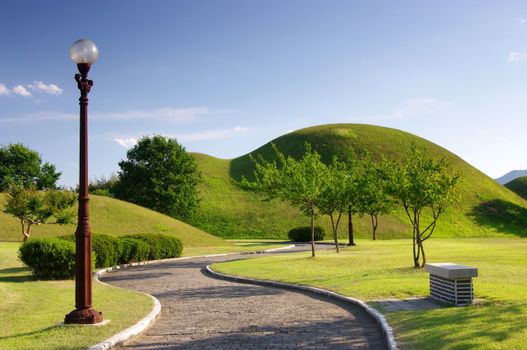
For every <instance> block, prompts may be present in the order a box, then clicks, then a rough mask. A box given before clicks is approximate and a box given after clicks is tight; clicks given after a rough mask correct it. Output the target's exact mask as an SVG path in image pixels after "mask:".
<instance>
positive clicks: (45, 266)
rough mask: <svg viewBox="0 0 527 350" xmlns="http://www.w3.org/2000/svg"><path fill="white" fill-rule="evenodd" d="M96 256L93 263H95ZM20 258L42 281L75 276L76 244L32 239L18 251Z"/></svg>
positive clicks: (65, 241)
mask: <svg viewBox="0 0 527 350" xmlns="http://www.w3.org/2000/svg"><path fill="white" fill-rule="evenodd" d="M95 255H96V254H93V256H92V261H95V259H94V258H95ZM18 257H19V258H20V260H22V261H23V262H24V264H26V265H27V266H29V268H30V269H31V271H32V272H33V274H34V275H35V276H36V277H38V278H41V279H46V280H58V279H68V278H73V277H74V276H75V243H73V242H70V241H67V240H63V239H59V238H31V239H29V240H27V241H26V242H25V243H24V244H22V245H21V246H20V248H19V249H18Z"/></svg>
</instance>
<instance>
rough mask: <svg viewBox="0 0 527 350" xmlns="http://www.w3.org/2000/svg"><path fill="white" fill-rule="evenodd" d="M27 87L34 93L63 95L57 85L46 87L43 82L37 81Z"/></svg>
mask: <svg viewBox="0 0 527 350" xmlns="http://www.w3.org/2000/svg"><path fill="white" fill-rule="evenodd" d="M27 87H28V88H30V89H31V90H33V91H37V92H44V93H47V94H51V95H60V94H62V89H61V88H59V87H58V86H57V85H55V84H49V85H46V84H44V83H43V82H41V81H35V82H33V84H28V85H27Z"/></svg>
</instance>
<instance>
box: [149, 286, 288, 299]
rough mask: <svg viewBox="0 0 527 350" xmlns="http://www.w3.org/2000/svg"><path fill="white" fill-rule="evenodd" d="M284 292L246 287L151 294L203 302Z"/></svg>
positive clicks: (190, 289) (222, 287)
mask: <svg viewBox="0 0 527 350" xmlns="http://www.w3.org/2000/svg"><path fill="white" fill-rule="evenodd" d="M283 293H285V291H283V290H279V289H275V288H265V287H259V286H258V287H254V286H247V285H242V286H240V285H232V286H231V285H229V286H211V287H198V288H187V289H177V290H170V291H164V292H159V293H153V294H154V296H156V297H158V298H165V297H171V296H175V297H177V298H178V299H186V300H203V299H232V298H250V297H254V296H266V295H279V294H283Z"/></svg>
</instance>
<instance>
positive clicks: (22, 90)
mask: <svg viewBox="0 0 527 350" xmlns="http://www.w3.org/2000/svg"><path fill="white" fill-rule="evenodd" d="M11 91H12V92H13V93H14V94H16V95H20V96H24V97H31V96H33V95H31V92H29V91H27V90H26V88H25V87H23V86H22V85H17V86H15V87H14V88H12V89H11Z"/></svg>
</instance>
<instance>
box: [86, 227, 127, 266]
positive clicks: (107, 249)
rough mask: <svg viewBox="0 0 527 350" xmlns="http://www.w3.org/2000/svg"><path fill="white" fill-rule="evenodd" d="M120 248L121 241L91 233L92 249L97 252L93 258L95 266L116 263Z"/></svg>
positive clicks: (119, 255)
mask: <svg viewBox="0 0 527 350" xmlns="http://www.w3.org/2000/svg"><path fill="white" fill-rule="evenodd" d="M122 249H123V248H122V243H121V241H120V240H119V239H117V238H114V237H111V236H108V235H100V234H94V235H92V250H93V251H94V252H95V253H96V254H97V259H96V260H95V267H97V268H100V267H109V266H114V265H117V264H118V262H119V260H120V258H121V253H122Z"/></svg>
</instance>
